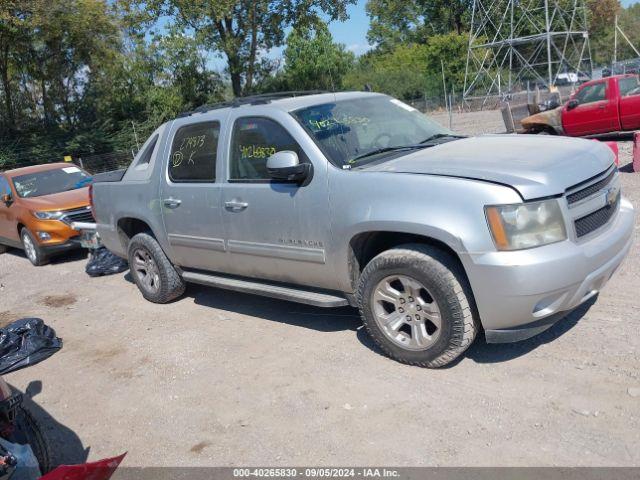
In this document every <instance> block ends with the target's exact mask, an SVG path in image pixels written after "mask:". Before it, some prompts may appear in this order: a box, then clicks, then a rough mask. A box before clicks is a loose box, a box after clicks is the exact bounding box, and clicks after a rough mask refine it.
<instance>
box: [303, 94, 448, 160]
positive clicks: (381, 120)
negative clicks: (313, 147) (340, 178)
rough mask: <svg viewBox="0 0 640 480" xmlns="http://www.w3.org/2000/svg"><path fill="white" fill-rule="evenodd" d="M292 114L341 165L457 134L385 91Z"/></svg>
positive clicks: (386, 154) (383, 155)
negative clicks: (383, 94)
mask: <svg viewBox="0 0 640 480" xmlns="http://www.w3.org/2000/svg"><path fill="white" fill-rule="evenodd" d="M293 115H294V117H295V118H296V119H297V120H298V121H299V122H300V123H301V124H302V126H303V127H304V128H306V129H307V131H309V132H310V133H311V135H312V137H313V138H314V140H315V141H316V143H317V144H318V145H319V146H320V148H321V149H322V151H323V152H324V154H325V155H326V156H327V157H328V158H329V160H330V161H331V162H332V163H333V164H334V165H337V166H338V167H343V168H350V167H352V166H362V165H364V164H366V163H370V162H373V161H377V160H380V159H381V158H389V156H394V155H395V156H397V155H398V154H401V153H408V152H409V151H410V150H411V148H412V147H418V146H420V145H424V147H425V148H426V147H427V146H429V145H426V143H427V142H430V141H432V140H433V139H435V138H445V137H450V138H455V135H453V134H452V132H450V131H449V130H447V129H446V128H444V127H442V126H440V125H439V124H438V123H436V122H434V121H433V120H430V119H429V118H427V117H426V116H425V115H423V114H422V113H420V112H419V111H418V110H416V109H414V108H412V107H410V106H409V105H406V104H404V103H402V102H401V101H399V100H396V99H395V98H390V97H387V96H382V95H380V96H373V97H367V98H358V99H351V100H339V101H337V102H333V103H325V104H322V105H314V106H312V107H307V108H303V109H301V110H297V111H295V112H293ZM404 147H407V149H406V150H403V148H404ZM376 152H379V155H376V154H375V153H376ZM369 154H371V155H369Z"/></svg>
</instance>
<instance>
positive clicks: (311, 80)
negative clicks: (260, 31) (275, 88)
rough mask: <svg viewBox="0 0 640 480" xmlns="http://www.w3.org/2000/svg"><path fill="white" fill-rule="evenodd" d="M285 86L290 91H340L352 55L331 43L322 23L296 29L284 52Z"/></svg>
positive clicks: (290, 36)
mask: <svg viewBox="0 0 640 480" xmlns="http://www.w3.org/2000/svg"><path fill="white" fill-rule="evenodd" d="M284 60H285V69H284V75H283V77H284V83H285V84H286V88H287V89H289V90H339V89H341V88H342V79H343V77H344V75H345V74H346V73H347V72H348V71H349V70H350V69H351V68H352V66H353V63H354V61H355V55H353V53H351V52H348V51H347V50H346V49H345V46H344V45H342V44H339V43H334V42H333V37H332V36H331V32H329V28H328V27H327V25H326V24H325V23H318V24H316V25H315V26H314V27H313V28H307V29H304V28H295V29H293V30H292V32H291V33H290V34H289V36H288V37H287V48H286V49H285V51H284Z"/></svg>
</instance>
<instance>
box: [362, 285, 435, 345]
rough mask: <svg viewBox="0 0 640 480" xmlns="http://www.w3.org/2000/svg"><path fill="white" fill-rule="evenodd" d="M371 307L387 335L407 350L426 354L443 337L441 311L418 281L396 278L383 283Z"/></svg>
mask: <svg viewBox="0 0 640 480" xmlns="http://www.w3.org/2000/svg"><path fill="white" fill-rule="evenodd" d="M371 307H372V311H373V314H374V318H375V321H376V323H377V325H378V326H379V327H380V329H381V330H382V332H383V333H384V335H385V336H386V337H387V338H388V339H389V340H391V341H392V342H393V343H395V344H396V345H398V346H400V347H402V348H404V349H407V350H414V351H421V350H426V349H428V348H429V347H431V346H432V345H433V344H434V343H435V342H436V341H437V340H438V338H439V337H440V329H441V327H442V316H441V314H440V308H439V307H438V304H437V303H436V301H435V299H434V297H433V296H432V295H431V293H430V292H429V290H428V289H427V288H426V287H425V286H424V285H423V284H422V283H421V282H419V281H418V280H416V279H414V278H411V277H409V276H406V275H392V276H388V277H386V278H384V279H382V280H381V281H380V282H379V283H378V285H377V286H376V288H375V289H374V291H373V295H372V298H371Z"/></svg>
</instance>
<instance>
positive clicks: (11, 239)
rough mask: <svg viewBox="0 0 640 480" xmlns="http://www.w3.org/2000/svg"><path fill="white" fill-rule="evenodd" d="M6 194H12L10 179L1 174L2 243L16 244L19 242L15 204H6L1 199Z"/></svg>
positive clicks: (0, 212) (0, 237)
mask: <svg viewBox="0 0 640 480" xmlns="http://www.w3.org/2000/svg"><path fill="white" fill-rule="evenodd" d="M4 195H12V193H11V187H10V185H9V180H7V178H6V177H4V176H3V175H0V244H11V245H16V244H18V243H19V236H18V228H17V222H16V219H15V218H14V217H15V215H14V212H13V210H15V208H16V207H15V206H12V205H11V204H9V205H5V203H4V202H3V201H2V200H1V199H2V197H3V196H4Z"/></svg>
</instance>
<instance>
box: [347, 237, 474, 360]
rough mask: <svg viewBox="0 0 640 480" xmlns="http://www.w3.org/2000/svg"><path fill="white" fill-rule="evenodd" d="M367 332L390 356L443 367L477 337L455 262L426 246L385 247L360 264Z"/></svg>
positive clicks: (467, 292)
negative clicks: (384, 250) (362, 269)
mask: <svg viewBox="0 0 640 480" xmlns="http://www.w3.org/2000/svg"><path fill="white" fill-rule="evenodd" d="M358 302H359V306H360V313H361V315H362V319H363V322H364V325H365V327H366V328H367V331H368V332H369V334H370V335H371V337H372V338H373V340H374V341H375V342H376V343H377V345H378V346H379V347H380V348H381V349H382V350H383V351H384V352H385V353H386V354H387V355H388V356H390V357H391V358H393V359H395V360H398V361H400V362H402V363H407V364H410V365H417V366H421V367H429V368H437V367H442V366H444V365H446V364H448V363H450V362H452V361H453V360H455V359H456V358H458V357H459V356H460V355H461V354H462V353H463V352H464V351H465V350H466V349H467V348H468V347H469V346H470V345H471V343H472V342H473V340H474V339H475V336H476V332H477V330H478V328H477V320H476V318H475V314H474V307H473V297H472V294H471V290H470V288H469V284H468V281H467V279H466V275H465V274H464V271H462V268H461V267H460V265H459V263H458V262H457V261H456V260H455V259H454V258H453V257H451V256H450V255H449V254H447V253H446V252H443V251H442V250H439V249H437V248H434V247H431V246H428V245H420V244H415V245H406V246H402V247H398V248H394V249H391V250H388V251H386V252H383V253H381V254H380V255H378V256H377V257H375V258H374V259H373V260H371V262H370V263H369V264H368V265H367V266H366V267H365V269H364V271H363V272H362V276H361V279H360V287H359V290H358Z"/></svg>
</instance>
